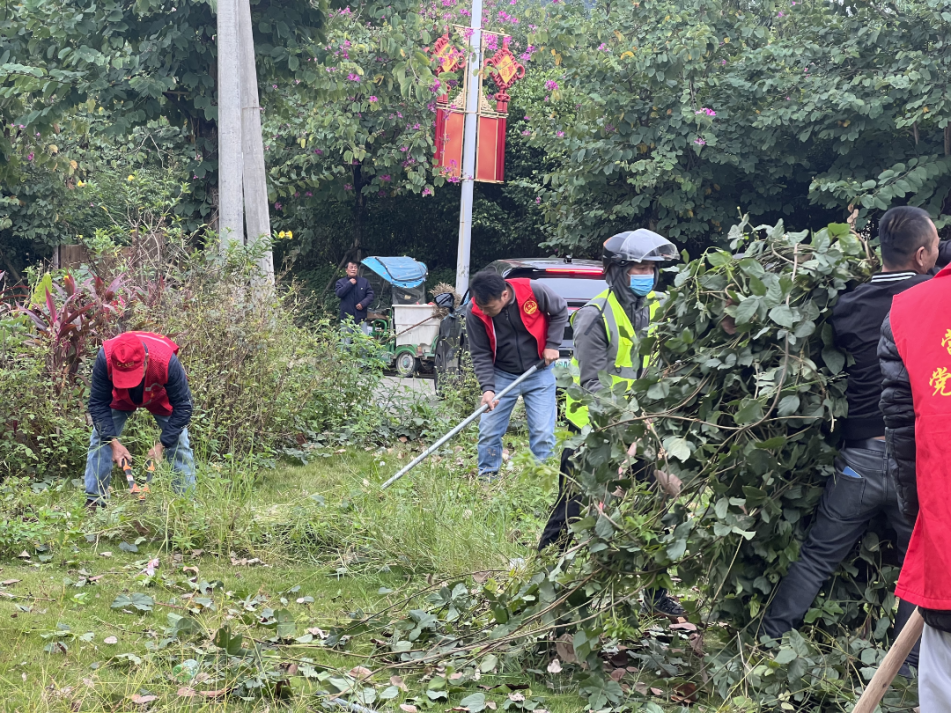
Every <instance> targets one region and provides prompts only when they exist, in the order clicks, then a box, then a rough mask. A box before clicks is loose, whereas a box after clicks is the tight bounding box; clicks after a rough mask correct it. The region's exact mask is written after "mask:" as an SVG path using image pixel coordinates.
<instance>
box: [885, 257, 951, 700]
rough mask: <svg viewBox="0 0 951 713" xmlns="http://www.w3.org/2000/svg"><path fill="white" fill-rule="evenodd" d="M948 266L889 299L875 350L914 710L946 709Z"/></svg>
mask: <svg viewBox="0 0 951 713" xmlns="http://www.w3.org/2000/svg"><path fill="white" fill-rule="evenodd" d="M948 305H951V266H949V267H946V268H944V269H943V270H941V272H939V273H938V274H937V275H936V276H935V277H934V278H933V279H932V280H929V281H928V282H925V283H922V284H920V285H916V286H915V287H912V288H911V289H910V290H908V291H906V292H903V293H902V294H900V295H896V296H895V298H894V300H893V301H892V310H891V313H890V314H889V316H888V317H886V318H885V322H884V323H883V324H882V338H881V341H880V342H879V345H878V355H879V358H880V360H881V369H882V377H883V389H882V399H881V409H882V413H883V414H884V416H885V438H886V440H887V442H888V450H889V452H890V453H891V455H892V456H893V457H892V459H891V462H890V463H889V471H890V472H889V474H890V476H891V477H892V479H893V481H894V483H895V485H896V487H897V490H898V499H899V503H900V506H901V508H902V512H904V513H905V516H906V517H907V518H908V520H909V522H914V523H915V529H914V531H913V532H912V535H911V542H910V543H909V544H908V552H907V554H906V555H905V562H904V564H903V565H902V569H901V574H900V575H899V577H898V586H897V587H896V589H895V594H896V596H898V597H900V598H901V599H902V600H904V601H908V602H911V603H912V604H917V605H918V609H919V611H920V612H921V615H922V617H924V620H925V627H924V632H923V633H922V635H921V652H920V655H919V668H918V700H919V702H920V704H921V713H939V711H940V712H941V713H946V712H947V711H951V309H949V308H948Z"/></svg>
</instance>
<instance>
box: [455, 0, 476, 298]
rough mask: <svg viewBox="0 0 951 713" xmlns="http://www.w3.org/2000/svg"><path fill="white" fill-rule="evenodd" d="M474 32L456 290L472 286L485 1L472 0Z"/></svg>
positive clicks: (466, 289)
mask: <svg viewBox="0 0 951 713" xmlns="http://www.w3.org/2000/svg"><path fill="white" fill-rule="evenodd" d="M469 26H470V27H471V28H472V35H471V36H470V37H469V66H468V67H467V68H466V73H467V82H468V83H467V85H466V123H465V132H464V134H463V142H462V201H461V203H462V204H461V205H460V206H459V251H458V253H457V256H456V292H458V293H459V294H460V295H463V294H465V293H466V292H467V291H468V289H469V252H470V248H471V247H472V196H473V191H474V189H475V163H476V131H477V128H478V124H479V71H480V70H481V68H482V0H472V22H471V23H470V25H469Z"/></svg>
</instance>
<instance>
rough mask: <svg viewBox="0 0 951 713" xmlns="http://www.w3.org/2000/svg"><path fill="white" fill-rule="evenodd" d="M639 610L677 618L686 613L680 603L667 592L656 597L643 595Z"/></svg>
mask: <svg viewBox="0 0 951 713" xmlns="http://www.w3.org/2000/svg"><path fill="white" fill-rule="evenodd" d="M641 611H644V612H650V613H651V614H658V615H660V616H666V617H668V618H670V619H679V618H680V617H682V616H685V615H686V614H687V611H686V610H685V609H684V608H683V607H682V606H680V603H679V602H678V601H677V600H676V599H673V598H672V597H670V596H669V595H667V594H664V595H663V596H661V597H657V598H656V599H651V598H650V597H647V596H645V597H644V603H643V604H642V605H641Z"/></svg>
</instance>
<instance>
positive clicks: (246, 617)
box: [0, 448, 583, 713]
mask: <svg viewBox="0 0 951 713" xmlns="http://www.w3.org/2000/svg"><path fill="white" fill-rule="evenodd" d="M410 457H412V456H411V454H410V453H408V452H406V451H404V450H401V449H399V448H398V449H391V450H390V451H372V452H367V451H364V450H363V449H347V450H343V451H336V452H333V453H331V454H330V455H329V457H319V458H318V459H317V460H316V461H313V462H312V463H310V464H309V465H306V466H302V467H290V466H279V467H278V468H276V469H274V470H268V471H264V472H260V473H258V474H257V475H256V476H253V475H251V474H249V473H246V472H243V471H240V470H236V471H234V472H232V473H230V474H229V476H228V477H227V478H226V477H223V476H218V477H216V476H215V470H214V469H213V468H208V469H205V470H203V471H202V473H201V474H200V485H199V489H198V491H197V492H196V494H195V497H194V498H192V499H189V500H186V499H182V498H177V497H175V496H174V495H173V494H171V493H170V492H169V491H168V490H167V489H166V488H165V487H163V483H162V482H159V483H158V484H157V487H156V488H155V489H154V490H155V492H153V494H152V495H150V496H149V498H148V500H147V501H146V502H145V503H144V504H140V503H138V502H135V501H133V500H131V499H130V498H129V496H128V495H126V494H124V493H121V492H120V493H119V494H118V495H117V496H116V497H114V498H113V500H112V503H111V504H110V507H109V508H107V509H106V510H105V511H103V512H101V513H99V514H96V515H89V516H87V515H86V513H85V512H81V510H80V508H81V505H80V504H81V502H82V499H83V497H82V494H81V492H80V489H79V488H78V487H76V485H75V484H70V485H69V486H68V487H67V486H64V487H62V488H59V489H58V490H57V489H54V490H48V491H44V492H40V493H31V494H29V495H27V496H25V497H27V498H28V499H30V500H31V502H32V503H33V504H34V505H44V504H45V505H48V506H54V507H57V508H60V509H67V510H69V511H70V512H72V513H73V516H72V517H73V518H74V519H75V521H74V522H73V526H74V527H77V528H81V529H82V531H83V532H84V533H86V535H85V537H82V536H76V537H73V538H71V539H69V540H68V541H67V542H66V543H64V544H62V545H60V546H56V547H54V548H52V549H51V550H49V551H43V550H42V548H41V549H40V551H36V549H35V548H31V547H27V548H26V551H25V554H28V555H30V556H29V559H27V558H26V557H23V558H11V559H8V560H6V561H4V562H3V563H2V570H0V581H2V585H0V635H2V637H3V640H4V645H3V646H0V681H2V684H0V685H2V687H3V688H2V690H3V694H2V696H3V705H2V709H3V710H4V711H22V712H23V713H26V712H27V711H118V710H154V711H185V710H187V711H206V710H207V711H210V710H226V709H227V710H255V711H263V710H278V709H280V710H287V711H305V710H316V709H323V708H322V701H321V699H320V698H319V697H317V696H315V695H314V694H313V691H314V690H316V689H317V688H320V687H323V686H321V685H320V684H319V683H318V681H317V680H316V679H314V678H306V677H302V676H300V675H298V676H293V677H291V678H290V681H291V688H290V691H289V695H288V696H287V698H286V700H285V701H282V702H276V701H274V700H273V699H272V698H271V697H268V696H265V697H263V698H261V697H258V698H254V699H250V700H248V701H242V700H241V699H240V698H237V697H235V696H234V695H230V696H229V695H227V694H224V693H219V694H216V695H211V696H207V695H203V694H205V693H208V692H215V691H223V690H226V689H231V688H233V686H234V683H235V681H237V680H242V679H244V680H247V679H248V677H249V676H250V677H251V678H253V676H254V674H255V671H257V672H259V673H261V677H262V678H264V677H266V671H267V670H274V669H275V663H274V662H269V659H268V658H267V656H269V655H271V654H270V653H269V652H272V651H274V650H275V647H273V646H270V645H268V642H267V639H269V638H271V637H275V636H276V634H277V633H278V632H280V633H281V635H282V642H284V645H282V646H281V647H280V652H281V653H280V656H281V658H280V661H281V662H284V664H285V665H287V664H288V663H296V664H297V665H298V667H299V669H300V670H304V668H305V667H309V668H308V670H314V671H320V670H322V668H321V667H330V668H332V669H338V670H340V671H342V672H347V671H349V670H350V669H351V668H352V667H354V666H363V667H366V668H367V669H370V670H373V671H374V672H375V673H374V675H373V677H372V679H370V680H371V681H372V683H374V684H381V685H383V686H384V687H385V685H387V684H388V682H389V679H390V677H391V676H392V675H397V674H399V673H400V671H399V670H397V669H385V670H380V671H379V672H376V670H377V669H380V667H381V663H380V661H379V660H378V659H373V658H370V657H369V656H370V654H371V653H372V650H371V649H370V648H368V645H367V644H355V645H354V646H353V647H351V648H350V649H346V650H343V651H340V650H337V649H329V648H327V647H326V646H324V645H322V644H321V641H322V638H323V636H324V635H325V634H326V632H328V631H329V630H330V629H331V628H332V627H333V626H334V625H335V624H338V623H342V622H346V621H349V620H350V615H351V614H353V613H358V615H359V613H360V612H363V613H367V614H368V613H372V612H377V611H380V610H381V609H384V608H386V607H389V606H391V605H397V609H408V608H412V607H411V606H409V602H407V601H404V600H407V598H409V601H410V602H411V601H412V598H413V596H414V593H415V592H417V591H419V590H420V589H422V588H424V587H426V586H427V585H429V584H433V583H439V582H440V581H442V580H446V579H449V578H452V577H457V576H461V575H465V574H467V573H471V572H480V571H487V570H498V574H497V576H506V571H507V570H508V568H509V566H510V565H509V563H510V561H511V560H513V559H514V558H518V557H522V558H528V557H531V556H532V553H533V551H534V545H535V542H536V539H537V536H538V533H539V531H540V528H541V525H542V521H541V519H540V518H541V517H542V516H544V515H546V514H547V513H546V509H547V507H548V506H549V504H550V502H551V499H552V496H553V494H554V473H553V471H551V470H550V469H548V470H544V471H539V470H538V469H531V468H528V469H523V468H515V469H513V470H511V471H509V472H508V474H507V476H506V477H505V478H503V479H502V480H501V481H500V482H498V483H496V484H492V485H484V484H481V483H478V482H474V481H473V480H472V479H471V478H470V477H469V476H468V475H465V474H466V473H469V472H470V471H471V469H472V462H471V457H467V456H466V455H464V454H462V453H454V454H453V455H452V456H446V457H444V458H442V459H440V461H439V462H436V463H430V464H424V465H423V466H421V467H420V468H418V469H417V470H416V471H414V473H413V474H412V475H411V476H409V477H407V478H406V479H404V480H403V481H401V482H400V483H399V484H397V485H396V486H394V487H393V488H391V489H390V490H389V491H387V492H386V493H385V494H382V495H381V494H380V492H379V488H378V486H379V484H380V483H382V482H383V480H384V479H385V478H386V477H388V476H389V475H391V474H392V473H393V472H395V471H396V470H397V469H398V468H399V467H400V466H401V465H403V464H404V463H406V462H408V459H409V458H410ZM114 484H115V485H117V486H121V483H119V482H114ZM132 549H136V550H137V551H135V552H133V551H130V550H132ZM154 560H158V564H157V567H155V568H154V570H153V573H152V574H149V571H148V567H149V562H150V561H152V562H153V563H154ZM183 616H184V617H187V618H186V619H185V620H182V621H180V620H179V618H180V617H183ZM182 622H184V624H183V623H182ZM195 623H197V625H198V626H199V627H200V629H195V628H194V627H195ZM185 624H187V625H188V626H190V627H192V629H193V630H192V632H191V633H189V629H188V628H187V627H185ZM224 625H228V626H229V627H231V630H232V632H235V633H240V634H241V635H242V638H241V641H242V645H243V646H244V647H245V649H250V648H251V647H253V646H254V642H255V640H256V641H258V642H261V649H260V651H259V654H258V655H257V656H258V657H257V658H256V656H255V654H253V653H250V654H248V655H246V656H245V655H243V654H242V656H244V658H241V659H240V660H231V661H230V662H228V660H227V659H222V658H220V657H219V654H220V649H219V648H218V647H216V646H214V645H212V643H211V638H212V637H214V636H215V633H216V632H217V631H218V630H219V629H220V628H221V627H222V626H224ZM176 626H177V627H178V629H179V630H180V631H183V632H184V634H183V635H181V636H179V637H176V636H175V635H174V633H175V630H176ZM183 627H185V628H183ZM276 627H280V629H278V628H276ZM309 629H310V630H312V631H311V632H310V633H308V630H309ZM318 629H319V630H320V631H318ZM308 638H312V641H308ZM295 639H299V641H295ZM361 646H364V647H367V648H365V650H361V648H360V647H361ZM188 660H192V661H195V662H196V663H195V664H190V663H185V664H184V667H183V665H182V664H183V662H187V661H188ZM199 661H201V662H202V665H201V668H200V669H195V668H190V667H193V666H195V665H197V662H199ZM216 661H217V662H218V666H217V668H216V667H215V666H214V664H215V662H216ZM255 661H257V662H258V663H259V664H260V665H258V664H256V663H254V662H255ZM249 662H250V663H249ZM176 667H177V668H176ZM196 673H197V677H195V674H196ZM511 673H512V674H517V678H518V680H519V681H524V680H525V678H526V677H525V674H524V673H523V672H521V671H518V672H511ZM361 675H362V674H361ZM414 676H415V674H414V675H408V676H407V682H408V683H409V684H410V691H409V693H404V692H402V691H400V692H399V694H398V696H397V697H396V698H393V699H390V700H377V701H375V703H373V704H372V705H370V707H371V708H373V709H376V710H387V711H389V710H400V708H399V704H400V703H402V702H405V699H406V697H407V696H408V695H414V693H415V695H417V696H418V695H419V694H420V692H421V690H422V689H423V688H425V686H422V687H420V686H416V688H415V691H414V687H413V682H414ZM277 678H280V676H278V677H277ZM505 680H507V679H506V672H505V671H504V670H502V671H501V672H499V673H498V674H496V675H492V674H489V675H487V676H486V677H484V678H483V679H482V680H481V681H480V684H481V685H484V684H486V683H491V684H493V685H494V684H497V683H502V682H504V681H505ZM463 687H467V689H468V690H466V691H464V692H460V693H453V694H452V695H451V696H450V697H449V699H448V700H440V701H436V702H435V705H434V707H433V708H432V709H433V710H440V711H441V710H445V709H448V708H449V707H451V706H452V705H458V702H459V700H461V699H462V698H463V697H464V696H465V695H468V694H469V693H472V692H474V691H478V690H481V689H479V688H477V684H476V683H475V682H474V681H473V682H471V683H468V684H465V685H464V686H463ZM522 693H523V694H528V693H529V692H528V691H522ZM531 693H532V694H534V695H535V696H536V697H537V696H539V695H541V696H544V698H545V703H544V708H545V709H546V710H549V711H552V712H553V713H561V712H568V711H579V710H582V708H583V705H582V703H581V699H580V698H578V697H577V696H575V695H573V694H572V693H570V692H569V693H561V694H554V693H552V692H551V691H547V690H545V689H544V687H543V686H541V685H539V686H538V687H535V686H533V688H532V691H531ZM507 694H508V691H507V690H505V689H492V690H490V691H487V692H485V695H486V698H487V700H490V701H495V702H497V704H498V705H499V710H501V706H502V703H503V702H504V701H505V700H506V697H507ZM136 696H138V697H139V698H135V697H136ZM153 696H154V697H155V698H152V697H153ZM422 697H423V698H425V694H423V696H422ZM249 698H250V697H249ZM137 701H139V702H137ZM417 703H418V705H419V709H420V710H423V709H424V704H425V703H429V702H428V701H423V702H417Z"/></svg>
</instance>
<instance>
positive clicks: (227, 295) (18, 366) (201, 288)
mask: <svg viewBox="0 0 951 713" xmlns="http://www.w3.org/2000/svg"><path fill="white" fill-rule="evenodd" d="M257 257H258V255H257V254H256V253H255V252H254V251H252V250H244V249H240V250H236V251H233V252H232V253H230V254H229V255H227V256H225V257H222V256H220V255H219V253H218V251H217V250H212V249H209V250H192V251H190V252H189V251H188V250H186V249H184V248H183V247H178V248H176V247H174V246H170V245H167V246H166V249H165V254H164V258H163V261H162V263H161V267H160V268H156V267H155V266H154V262H148V263H135V262H133V261H131V260H129V259H128V258H126V262H125V263H122V262H121V261H120V262H118V263H117V262H115V259H116V256H115V255H114V254H111V255H110V263H109V265H108V266H107V267H105V268H104V267H103V266H102V265H93V266H90V267H89V268H84V269H83V270H79V271H77V274H80V275H88V277H87V278H86V279H80V280H76V279H74V277H73V276H72V275H70V274H67V273H65V272H61V273H57V274H46V275H43V276H42V277H39V276H37V278H36V285H33V286H31V287H32V288H33V289H31V290H30V293H31V294H33V293H34V292H35V293H36V294H37V295H41V297H36V296H33V297H31V298H30V299H29V300H28V301H24V302H22V303H21V304H18V305H17V304H12V303H10V302H7V303H4V306H2V307H0V319H2V322H0V426H2V431H0V467H2V468H3V472H4V473H5V474H29V475H34V476H47V475H50V474H57V473H60V472H63V473H66V472H69V473H70V474H74V475H78V474H79V473H81V472H82V465H83V460H84V456H85V451H86V444H87V443H88V438H89V431H90V425H89V423H88V419H87V417H86V402H87V400H88V383H89V378H90V374H91V370H92V364H93V362H94V359H95V355H96V353H97V351H98V349H99V347H100V345H101V343H102V341H103V339H106V338H109V337H112V336H115V335H116V334H118V333H120V332H123V331H128V330H135V329H140V330H147V331H153V332H158V333H162V334H166V335H168V336H169V337H171V338H172V339H173V340H175V342H176V343H177V344H178V345H179V346H180V347H181V351H180V354H179V358H180V359H181V361H182V364H183V365H184V367H185V370H186V372H187V374H188V379H189V383H190V386H191V391H192V398H193V402H194V416H193V420H192V423H191V425H190V427H189V430H190V433H191V436H192V442H193V445H194V447H195V449H196V452H197V454H198V456H199V457H200V458H204V459H221V458H242V457H246V456H252V455H253V456H262V455H265V456H266V455H271V454H273V453H275V452H276V450H277V449H279V448H285V447H291V446H296V447H299V446H301V445H302V444H304V443H306V442H308V441H311V440H313V439H314V438H315V437H316V436H317V435H318V434H320V433H321V432H324V431H327V430H334V429H341V428H343V427H345V426H346V427H347V428H348V429H351V431H353V432H362V433H366V432H368V431H370V430H372V425H373V424H374V423H376V419H378V418H379V417H378V415H376V414H373V413H371V412H372V411H373V409H368V408H367V404H370V403H372V401H373V393H374V390H375V388H376V386H377V384H378V383H379V380H380V378H381V377H382V367H383V362H382V360H381V354H382V349H381V348H380V347H379V346H378V345H377V344H375V343H374V342H372V341H371V340H369V339H368V338H366V337H365V336H364V335H362V334H356V335H349V334H348V335H343V334H342V333H341V331H340V329H339V328H338V326H337V325H336V324H332V323H330V322H327V321H319V322H309V321H307V320H306V319H305V318H304V316H303V315H305V314H307V309H306V306H305V305H303V304H301V302H300V298H299V295H298V292H297V290H296V288H295V287H294V286H293V285H290V286H281V287H279V288H278V289H276V290H262V289H260V288H258V287H255V286H254V285H256V284H257V275H256V267H255V266H256V261H257ZM120 260H121V258H120ZM97 269H103V270H105V269H108V271H109V272H110V273H111V274H113V275H115V274H118V275H120V276H121V277H119V278H116V279H115V280H114V281H113V282H111V283H110V284H109V285H108V286H107V285H106V283H105V282H104V281H102V280H100V279H99V278H98V277H97V276H96V274H95V273H96V270H97ZM37 286H39V289H37ZM47 294H49V299H47V298H46V295H47ZM74 310H77V311H80V312H81V314H77V315H76V316H75V317H73V314H74ZM27 314H28V315H29V317H30V320H29V321H27V320H25V319H24V316H25V315H27ZM344 336H346V337H347V339H346V341H345V340H344ZM367 423H369V424H370V425H369V426H367V425H366V424H367ZM361 424H364V425H362V426H361ZM155 437H156V433H155V428H154V425H153V424H152V421H151V419H150V418H148V416H147V415H146V414H139V416H138V417H136V418H134V419H132V420H131V421H130V422H129V431H128V433H127V435H124V440H127V441H129V442H130V444H132V445H134V446H135V447H136V450H135V451H134V453H135V452H137V451H138V450H144V449H145V448H147V447H148V446H149V445H151V442H152V441H153V440H154V439H155Z"/></svg>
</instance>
